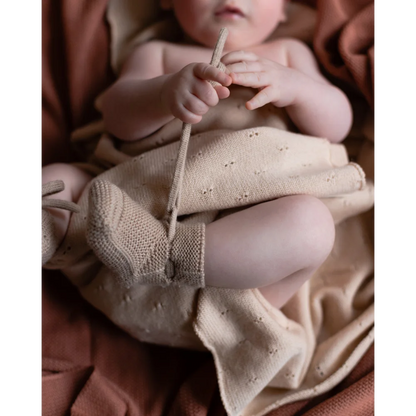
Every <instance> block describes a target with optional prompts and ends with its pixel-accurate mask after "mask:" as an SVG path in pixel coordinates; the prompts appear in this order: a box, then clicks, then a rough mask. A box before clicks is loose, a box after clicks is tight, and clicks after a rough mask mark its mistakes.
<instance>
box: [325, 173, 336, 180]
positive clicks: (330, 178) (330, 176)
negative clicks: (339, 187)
mask: <svg viewBox="0 0 416 416" xmlns="http://www.w3.org/2000/svg"><path fill="white" fill-rule="evenodd" d="M334 179H335V173H334V172H331V173H330V174H329V175H328V177H327V178H326V181H327V182H331V181H333V180H334Z"/></svg>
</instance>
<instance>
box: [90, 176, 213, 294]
mask: <svg viewBox="0 0 416 416" xmlns="http://www.w3.org/2000/svg"><path fill="white" fill-rule="evenodd" d="M204 230H205V228H204V226H203V224H197V225H192V226H184V225H181V224H178V228H177V231H176V235H175V239H174V241H173V242H172V244H171V245H170V244H169V242H168V238H167V232H166V227H165V225H164V224H163V223H162V222H161V221H158V220H157V219H156V218H155V217H153V216H152V215H151V214H150V213H149V212H147V211H146V210H145V209H144V208H142V207H141V206H140V204H139V203H138V202H135V201H133V200H132V199H131V198H130V197H129V196H128V195H127V194H126V193H125V192H123V191H122V190H121V189H119V188H118V187H117V186H115V185H114V184H112V183H110V182H107V181H104V180H96V181H94V182H93V183H92V185H91V190H90V194H89V218H88V226H87V241H88V243H89V245H90V246H91V248H92V249H93V250H94V252H95V254H96V255H97V257H98V258H99V259H100V260H101V261H102V262H103V263H104V264H105V265H106V266H107V267H108V268H109V269H110V270H111V271H112V272H113V273H114V275H115V277H116V278H117V280H118V281H119V283H121V284H122V285H123V286H125V287H130V286H132V285H133V284H134V283H140V284H152V285H160V286H167V285H170V284H187V285H191V286H197V287H201V286H203V285H204V275H203V255H204V250H203V247H204Z"/></svg>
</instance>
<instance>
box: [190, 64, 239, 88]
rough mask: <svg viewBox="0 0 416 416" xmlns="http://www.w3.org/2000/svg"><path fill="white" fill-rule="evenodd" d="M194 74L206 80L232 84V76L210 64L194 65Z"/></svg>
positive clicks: (225, 84) (226, 84)
mask: <svg viewBox="0 0 416 416" xmlns="http://www.w3.org/2000/svg"><path fill="white" fill-rule="evenodd" d="M194 75H195V76H196V77H198V78H200V79H203V80H205V81H216V82H218V83H219V84H221V85H224V86H226V87H227V86H228V85H231V82H232V80H231V77H230V76H229V75H228V74H226V73H225V72H223V71H221V70H220V69H218V68H215V66H212V65H208V64H202V63H201V64H197V65H195V66H194Z"/></svg>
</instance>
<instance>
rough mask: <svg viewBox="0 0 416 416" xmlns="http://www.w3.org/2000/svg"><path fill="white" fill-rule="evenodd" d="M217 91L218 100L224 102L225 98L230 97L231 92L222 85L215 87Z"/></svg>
mask: <svg viewBox="0 0 416 416" xmlns="http://www.w3.org/2000/svg"><path fill="white" fill-rule="evenodd" d="M214 89H215V91H217V94H218V98H219V99H220V100H223V99H224V98H228V97H229V96H230V90H229V89H228V88H227V87H223V86H222V85H217V86H216V87H214Z"/></svg>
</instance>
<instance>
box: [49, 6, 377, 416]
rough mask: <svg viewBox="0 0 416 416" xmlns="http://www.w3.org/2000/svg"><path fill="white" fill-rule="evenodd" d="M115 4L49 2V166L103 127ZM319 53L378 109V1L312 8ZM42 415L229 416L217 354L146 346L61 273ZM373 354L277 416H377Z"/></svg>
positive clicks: (54, 295)
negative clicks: (92, 126)
mask: <svg viewBox="0 0 416 416" xmlns="http://www.w3.org/2000/svg"><path fill="white" fill-rule="evenodd" d="M106 2H107V0H94V1H91V0H78V1H73V0H43V2H42V5H43V33H42V36H43V77H42V78H43V85H42V91H43V95H42V99H43V115H42V117H43V118H42V122H43V144H42V149H43V153H42V154H43V164H48V163H52V162H67V161H71V160H74V159H75V157H76V155H75V154H74V153H72V152H71V148H70V145H69V134H70V133H71V131H72V130H73V129H75V128H77V127H80V126H81V125H83V124H85V123H87V122H89V121H92V120H94V118H96V117H97V113H96V112H95V110H94V108H93V101H94V99H95V97H96V96H97V95H98V94H99V92H101V91H102V90H103V89H104V88H105V87H106V86H108V85H109V84H110V83H111V82H112V80H113V75H112V73H111V70H110V65H109V32H108V26H107V24H106V21H105V8H106ZM306 2H307V3H309V4H311V5H313V6H316V7H317V9H318V27H317V32H316V36H315V41H314V48H315V51H316V53H317V54H318V56H319V59H320V61H321V63H322V65H323V66H324V67H325V68H326V70H327V71H328V72H329V73H331V74H332V75H334V76H336V77H338V78H340V79H342V80H344V81H346V82H348V83H349V84H350V85H352V86H354V87H355V88H356V89H357V90H358V91H361V93H362V94H363V95H364V97H366V99H367V102H368V103H369V104H370V105H372V102H373V101H372V96H373V68H374V50H373V33H372V24H373V12H372V10H373V9H372V8H373V2H372V1H370V0H318V2H317V4H316V2H314V1H313V0H312V1H306ZM42 318H43V333H42V342H43V374H42V377H43V390H42V395H43V414H44V415H50V416H59V415H68V414H71V415H76V416H81V415H89V416H94V415H97V416H98V415H99V416H106V415H108V416H117V415H126V414H128V415H130V416H135V415H137V416H139V415H146V416H159V415H167V416H179V415H183V416H187V415H189V416H223V415H225V411H224V409H223V407H222V404H221V400H220V397H219V391H218V387H217V383H216V377H215V369H214V363H213V360H212V358H211V356H210V354H209V353H201V352H195V351H185V350H180V349H173V348H167V347H160V346H156V345H148V344H144V343H140V342H138V341H136V340H134V339H132V338H131V337H130V336H129V335H127V334H126V333H124V332H123V331H122V330H120V329H119V328H117V327H115V326H114V325H113V324H112V323H111V322H110V321H109V320H108V319H106V318H105V317H104V316H103V315H102V314H101V313H99V312H98V311H96V310H94V309H93V308H92V307H91V306H90V305H89V304H87V302H85V301H84V300H83V299H82V298H81V296H80V295H79V294H78V292H77V291H76V289H75V288H74V287H72V286H71V284H70V283H69V282H68V281H67V280H66V278H65V277H64V276H63V275H62V274H60V273H59V272H52V271H44V272H43V310H42ZM373 358H374V352H373V349H371V350H370V351H368V352H367V353H366V355H365V356H364V357H363V359H362V360H361V361H360V363H359V364H358V365H357V366H356V367H355V369H354V370H353V371H352V373H351V374H350V375H349V376H348V377H347V379H345V380H344V381H343V382H342V383H341V384H340V385H338V386H337V387H336V388H334V389H333V390H332V391H330V392H328V393H327V394H325V395H322V396H319V397H317V398H315V399H312V400H307V401H302V402H297V403H293V404H289V405H286V406H284V407H282V408H280V409H277V410H275V411H272V412H270V416H295V415H296V416H298V415H308V416H315V415H316V416H318V415H319V416H322V415H324V416H325V415H354V416H356V415H358V416H361V415H362V416H365V415H372V414H373V412H374V411H373V409H374V406H373V380H374V372H373Z"/></svg>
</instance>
